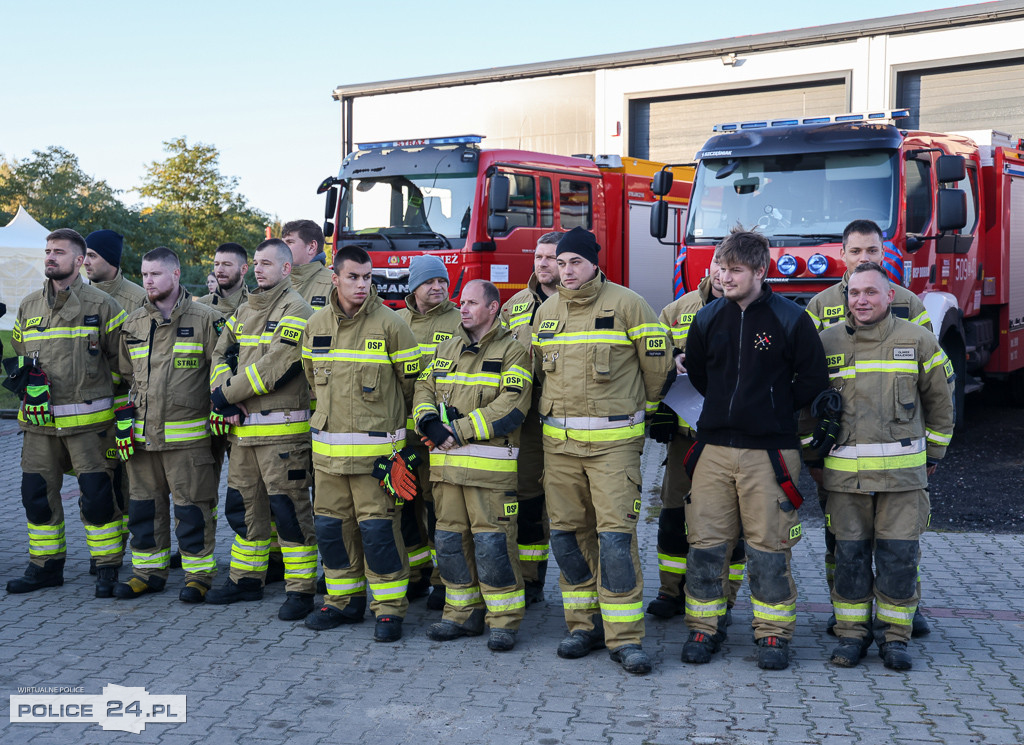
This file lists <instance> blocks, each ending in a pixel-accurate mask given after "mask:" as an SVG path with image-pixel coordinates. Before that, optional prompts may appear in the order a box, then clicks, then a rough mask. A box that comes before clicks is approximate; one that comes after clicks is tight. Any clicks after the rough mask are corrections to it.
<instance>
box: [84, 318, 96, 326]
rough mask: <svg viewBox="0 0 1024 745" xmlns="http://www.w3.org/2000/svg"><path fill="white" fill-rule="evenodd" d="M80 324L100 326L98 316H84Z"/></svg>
mask: <svg viewBox="0 0 1024 745" xmlns="http://www.w3.org/2000/svg"><path fill="white" fill-rule="evenodd" d="M82 323H84V324H85V325H86V326H99V325H100V317H99V316H86V317H85V318H83V319H82Z"/></svg>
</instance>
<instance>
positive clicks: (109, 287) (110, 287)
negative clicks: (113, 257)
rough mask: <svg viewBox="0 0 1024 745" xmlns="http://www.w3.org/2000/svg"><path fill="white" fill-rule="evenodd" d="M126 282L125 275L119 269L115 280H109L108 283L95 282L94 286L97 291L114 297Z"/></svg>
mask: <svg viewBox="0 0 1024 745" xmlns="http://www.w3.org/2000/svg"><path fill="white" fill-rule="evenodd" d="M124 281H125V280H124V274H122V272H121V270H120V269H118V270H117V274H115V275H114V278H113V279H108V280H107V281H106V282H93V283H92V286H93V287H95V288H96V289H97V290H103V291H104V292H105V293H107V294H108V295H113V294H114V293H115V292H117V290H118V289H119V288H120V287H121V285H123V284H124Z"/></svg>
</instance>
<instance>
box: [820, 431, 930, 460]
mask: <svg viewBox="0 0 1024 745" xmlns="http://www.w3.org/2000/svg"><path fill="white" fill-rule="evenodd" d="M924 451H925V444H924V438H923V437H917V438H915V439H913V440H911V441H910V444H909V445H903V444H901V443H899V442H882V443H877V444H876V443H865V444H863V445H843V446H842V447H837V448H836V449H835V450H833V451H832V452H831V453H829V456H830V457H832V458H844V459H846V460H856V459H857V458H872V457H890V456H893V455H916V454H917V453H923V452H924Z"/></svg>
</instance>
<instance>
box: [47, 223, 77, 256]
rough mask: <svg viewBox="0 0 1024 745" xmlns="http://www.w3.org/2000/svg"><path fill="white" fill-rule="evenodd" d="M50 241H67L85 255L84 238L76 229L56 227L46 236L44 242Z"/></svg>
mask: <svg viewBox="0 0 1024 745" xmlns="http://www.w3.org/2000/svg"><path fill="white" fill-rule="evenodd" d="M50 241H68V242H69V243H71V244H73V245H74V246H76V247H77V248H78V253H80V254H81V255H82V256H85V238H83V237H82V234H81V233H79V232H78V231H77V230H72V229H71V228H57V229H56V230H54V231H53V232H52V233H50V234H49V235H48V236H46V242H47V243H49V242H50Z"/></svg>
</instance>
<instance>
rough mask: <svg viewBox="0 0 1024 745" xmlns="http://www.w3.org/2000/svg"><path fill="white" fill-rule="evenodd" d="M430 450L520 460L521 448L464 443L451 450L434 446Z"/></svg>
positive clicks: (492, 458)
mask: <svg viewBox="0 0 1024 745" xmlns="http://www.w3.org/2000/svg"><path fill="white" fill-rule="evenodd" d="M430 452H432V453H437V454H438V455H469V456H474V457H477V458H490V459H491V460H518V458H519V448H509V447H501V446H500V445H463V446H462V447H457V448H452V449H451V450H439V449H437V448H434V449H433V450H431V451H430Z"/></svg>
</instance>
